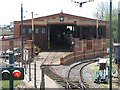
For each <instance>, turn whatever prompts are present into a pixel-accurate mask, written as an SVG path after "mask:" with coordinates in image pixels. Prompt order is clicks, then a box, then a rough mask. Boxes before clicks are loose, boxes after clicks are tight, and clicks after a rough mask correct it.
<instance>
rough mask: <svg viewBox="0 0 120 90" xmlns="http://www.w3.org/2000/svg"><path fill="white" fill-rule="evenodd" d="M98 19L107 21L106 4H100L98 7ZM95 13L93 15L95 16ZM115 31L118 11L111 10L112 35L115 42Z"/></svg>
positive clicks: (107, 7) (115, 9)
mask: <svg viewBox="0 0 120 90" xmlns="http://www.w3.org/2000/svg"><path fill="white" fill-rule="evenodd" d="M97 11H98V19H99V20H105V21H109V16H110V15H109V4H108V3H107V2H101V3H100V4H99V5H98V7H97ZM96 15H97V13H95V14H94V16H96ZM117 31H118V9H117V8H114V7H113V8H112V34H113V38H114V40H115V41H116V40H117Z"/></svg>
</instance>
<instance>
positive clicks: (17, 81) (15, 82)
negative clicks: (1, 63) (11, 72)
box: [2, 80, 21, 90]
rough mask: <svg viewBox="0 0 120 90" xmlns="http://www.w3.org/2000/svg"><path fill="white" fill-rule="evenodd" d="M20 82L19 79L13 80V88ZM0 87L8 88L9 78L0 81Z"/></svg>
mask: <svg viewBox="0 0 120 90" xmlns="http://www.w3.org/2000/svg"><path fill="white" fill-rule="evenodd" d="M20 82H21V81H20V80H15V81H14V88H15V87H17V86H18V85H20ZM2 88H3V90H4V89H6V88H9V80H5V81H2Z"/></svg>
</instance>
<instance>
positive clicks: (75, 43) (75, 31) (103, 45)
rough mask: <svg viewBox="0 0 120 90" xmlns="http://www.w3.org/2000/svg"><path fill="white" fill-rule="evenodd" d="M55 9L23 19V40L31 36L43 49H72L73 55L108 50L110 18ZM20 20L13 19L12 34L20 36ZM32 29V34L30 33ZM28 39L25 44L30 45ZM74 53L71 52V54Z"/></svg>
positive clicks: (98, 52)
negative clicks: (32, 17) (51, 12)
mask: <svg viewBox="0 0 120 90" xmlns="http://www.w3.org/2000/svg"><path fill="white" fill-rule="evenodd" d="M96 21H97V20H96V19H91V18H86V17H81V16H75V15H71V14H66V13H63V12H61V13H57V14H53V15H49V16H43V17H38V18H34V19H33V22H34V23H33V25H34V30H33V31H32V19H28V20H24V21H23V34H22V35H23V36H24V43H25V44H26V42H28V41H30V40H32V36H33V37H34V41H33V42H34V44H35V45H37V46H39V47H40V48H41V51H45V50H64V51H66V50H68V51H69V50H72V51H73V52H74V53H75V55H76V59H77V58H78V59H79V58H83V59H85V58H92V57H97V56H103V55H106V54H107V48H108V47H109V22H107V21H102V20H99V22H98V28H97V22H96ZM20 27H21V21H14V37H15V38H16V37H21V28H20ZM33 33H34V34H33ZM29 46H30V42H29V43H28V44H27V45H26V46H25V47H29ZM72 55H74V54H72Z"/></svg>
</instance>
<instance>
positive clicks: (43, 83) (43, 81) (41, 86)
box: [40, 66, 45, 90]
mask: <svg viewBox="0 0 120 90" xmlns="http://www.w3.org/2000/svg"><path fill="white" fill-rule="evenodd" d="M40 69H41V76H42V77H41V79H42V80H41V83H40V90H45V78H44V66H41V67H40Z"/></svg>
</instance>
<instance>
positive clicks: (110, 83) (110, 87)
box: [109, 0, 112, 90]
mask: <svg viewBox="0 0 120 90" xmlns="http://www.w3.org/2000/svg"><path fill="white" fill-rule="evenodd" d="M109 44H110V45H109V46H110V53H109V62H110V66H109V77H110V82H109V90H112V0H110V43H109Z"/></svg>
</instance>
